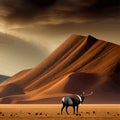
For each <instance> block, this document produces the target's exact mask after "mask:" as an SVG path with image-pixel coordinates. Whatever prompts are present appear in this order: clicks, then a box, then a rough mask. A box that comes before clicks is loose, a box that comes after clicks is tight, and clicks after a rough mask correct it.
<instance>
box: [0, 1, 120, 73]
mask: <svg viewBox="0 0 120 120" xmlns="http://www.w3.org/2000/svg"><path fill="white" fill-rule="evenodd" d="M119 31H120V0H0V32H1V33H0V74H5V75H14V74H15V73H16V72H18V71H21V70H23V69H28V68H31V67H33V66H35V65H37V64H39V63H40V61H41V60H43V59H44V58H45V57H47V55H48V54H50V53H51V52H52V51H53V50H54V49H55V48H56V47H57V46H59V44H61V43H62V42H64V40H65V39H67V38H68V37H69V36H70V35H71V34H80V35H89V34H90V35H93V36H94V37H97V38H99V39H103V40H106V41H110V42H113V43H116V44H120V32H119ZM1 66H2V67H1Z"/></svg>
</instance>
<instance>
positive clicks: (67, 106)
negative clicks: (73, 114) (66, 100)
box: [66, 105, 69, 114]
mask: <svg viewBox="0 0 120 120" xmlns="http://www.w3.org/2000/svg"><path fill="white" fill-rule="evenodd" d="M67 110H68V106H67V105H66V113H67V114H69V113H68V111H67Z"/></svg>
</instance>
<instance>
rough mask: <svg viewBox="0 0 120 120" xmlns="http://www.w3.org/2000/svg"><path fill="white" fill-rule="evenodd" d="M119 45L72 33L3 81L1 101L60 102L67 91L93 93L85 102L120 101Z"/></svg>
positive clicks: (0, 84) (0, 91)
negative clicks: (43, 56) (30, 65)
mask: <svg viewBox="0 0 120 120" xmlns="http://www.w3.org/2000/svg"><path fill="white" fill-rule="evenodd" d="M119 51H120V46H119V45H116V44H112V43H109V42H105V41H103V40H99V39H96V38H93V37H92V36H87V37H85V36H80V35H72V36H70V38H68V39H67V40H66V41H65V42H64V43H63V44H61V45H60V46H59V47H58V48H57V49H56V50H55V51H54V52H53V53H51V54H50V55H49V56H48V57H47V58H46V59H44V60H43V61H42V62H41V63H40V64H39V65H37V66H35V67H34V68H31V69H29V70H24V71H21V72H19V73H17V74H16V75H14V76H13V77H11V78H10V79H8V80H6V81H5V82H3V83H0V103H3V104H4V103H24V104H25V103H26V104H31V103H39V104H40V103H53V104H55V103H61V97H62V96H64V95H72V94H81V92H82V91H85V92H86V93H89V92H90V91H94V94H93V95H92V96H90V97H88V98H87V99H86V100H85V103H96V104H97V103H119V104H120V52H119Z"/></svg>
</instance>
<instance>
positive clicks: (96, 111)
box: [0, 104, 120, 120]
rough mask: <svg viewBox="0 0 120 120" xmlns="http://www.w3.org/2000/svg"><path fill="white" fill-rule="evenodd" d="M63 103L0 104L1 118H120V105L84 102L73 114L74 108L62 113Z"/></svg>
mask: <svg viewBox="0 0 120 120" xmlns="http://www.w3.org/2000/svg"><path fill="white" fill-rule="evenodd" d="M61 106H62V105H61V104H37V105H36V104H29V105H26V104H25V105H24V104H22V105H21V104H16V105H14V104H11V105H10V104H9V105H8V104H7V105H0V120H11V119H12V120H21V119H23V120H33V119H35V120H46V119H48V120H119V119H120V105H114V104H108V105H103V104H101V105H98V104H94V105H93V104H84V105H80V108H79V114H78V115H73V114H72V112H73V111H72V110H73V109H72V108H71V107H70V108H69V109H68V111H69V114H70V115H67V114H66V113H65V111H64V112H63V115H61V114H60V109H61Z"/></svg>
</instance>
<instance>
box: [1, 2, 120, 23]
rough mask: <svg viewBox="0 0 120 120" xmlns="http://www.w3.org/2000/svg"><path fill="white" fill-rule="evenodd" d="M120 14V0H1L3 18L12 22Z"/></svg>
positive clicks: (117, 15)
mask: <svg viewBox="0 0 120 120" xmlns="http://www.w3.org/2000/svg"><path fill="white" fill-rule="evenodd" d="M119 14H120V0H0V18H1V19H3V20H5V21H7V22H9V23H25V24H26V23H27V22H28V23H30V22H41V21H42V22H49V21H52V20H53V21H56V23H57V22H58V21H62V22H69V21H70V22H79V20H83V21H94V20H98V19H109V18H111V19H116V18H119Z"/></svg>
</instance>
